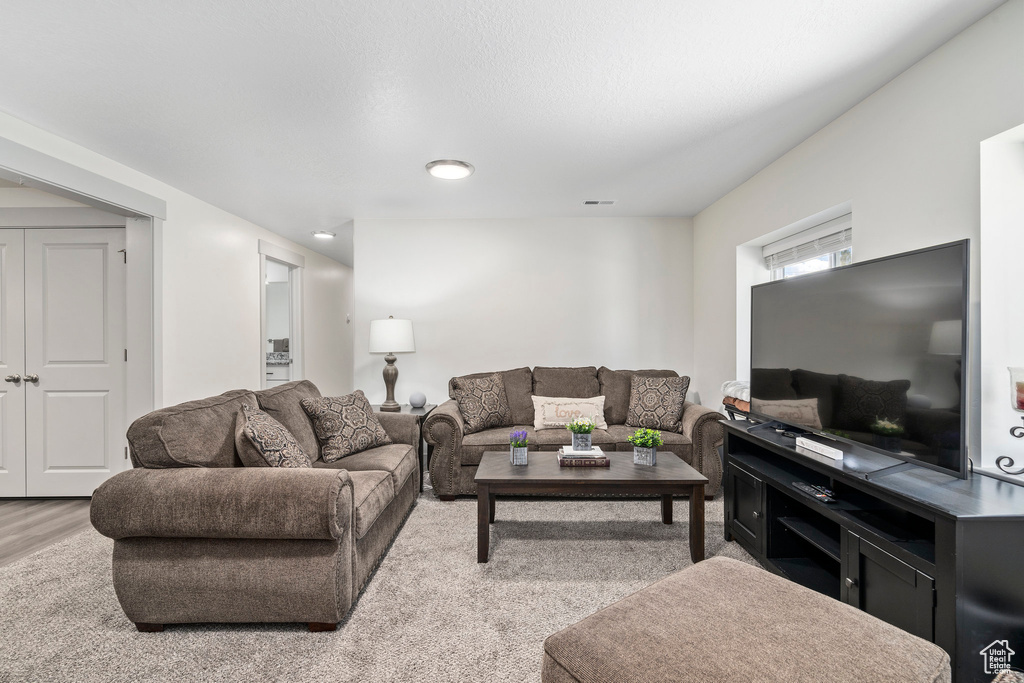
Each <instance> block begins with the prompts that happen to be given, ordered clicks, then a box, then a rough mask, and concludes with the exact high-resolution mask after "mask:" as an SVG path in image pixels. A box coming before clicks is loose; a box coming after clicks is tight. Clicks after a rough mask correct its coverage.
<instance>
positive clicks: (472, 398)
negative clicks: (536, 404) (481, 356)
mask: <svg viewBox="0 0 1024 683" xmlns="http://www.w3.org/2000/svg"><path fill="white" fill-rule="evenodd" d="M452 389H454V391H455V400H456V401H457V402H458V404H459V412H460V413H462V421H463V422H465V423H466V433H467V434H472V433H474V432H480V431H483V430H485V429H491V428H492V427H511V426H512V409H511V408H510V407H509V404H508V396H506V395H505V383H504V382H503V381H502V379H501V375H499V374H498V373H494V374H493V375H487V376H486V377H456V378H455V379H453V380H452Z"/></svg>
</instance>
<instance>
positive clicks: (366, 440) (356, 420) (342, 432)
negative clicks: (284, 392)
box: [300, 389, 391, 462]
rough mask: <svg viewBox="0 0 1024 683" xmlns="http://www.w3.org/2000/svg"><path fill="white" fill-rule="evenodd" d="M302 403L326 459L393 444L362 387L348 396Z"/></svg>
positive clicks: (307, 399) (329, 459)
mask: <svg viewBox="0 0 1024 683" xmlns="http://www.w3.org/2000/svg"><path fill="white" fill-rule="evenodd" d="M300 403H301V405H302V409H303V410H305V411H306V414H307V415H309V419H310V420H312V422H313V431H314V433H315V434H316V438H317V441H319V442H320V453H321V456H322V457H323V459H324V460H325V461H326V462H331V461H334V460H338V459H339V458H344V457H345V456H347V455H352V454H353V453H358V452H360V451H365V450H366V449H368V448H376V447H377V446H386V445H388V444H390V443H391V437H390V436H388V433H387V432H386V431H384V427H382V426H381V424H380V421H379V420H378V419H377V417H376V416H375V415H374V414H373V408H372V407H371V406H370V402H369V401H367V400H366V396H365V395H364V394H363V392H362V391H360V390H358V389H356V390H355V391H354V392H352V393H351V394H347V395H345V396H333V397H326V398H325V397H320V398H304V399H302V401H301V402H300Z"/></svg>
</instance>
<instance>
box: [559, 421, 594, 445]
mask: <svg viewBox="0 0 1024 683" xmlns="http://www.w3.org/2000/svg"><path fill="white" fill-rule="evenodd" d="M596 425H597V423H596V422H594V420H591V419H590V418H589V417H577V418H576V419H575V420H573V421H572V422H570V423H569V424H567V425H565V428H566V429H568V430H569V431H570V432H572V449H573V450H574V451H589V450H590V449H591V448H592V447H593V446H592V445H591V443H592V438H593V434H592V432H593V431H594V427H595V426H596Z"/></svg>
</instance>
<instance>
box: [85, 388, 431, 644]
mask: <svg viewBox="0 0 1024 683" xmlns="http://www.w3.org/2000/svg"><path fill="white" fill-rule="evenodd" d="M319 395H320V392H319V391H318V390H317V388H316V387H315V386H314V385H313V383H312V382H308V381H300V382H290V383H287V384H283V385H281V386H278V387H274V388H272V389H267V390H265V391H258V392H252V391H247V390H236V391H229V392H227V393H225V394H222V395H220V396H213V397H211V398H206V399H202V400H199V401H190V402H188V403H182V404H180V405H177V406H172V407H169V408H163V409H161V410H157V411H155V412H152V413H150V414H149V415H145V416H143V417H141V418H139V419H138V420H136V421H135V422H134V423H133V424H132V426H131V427H130V428H129V430H128V442H129V444H130V446H131V457H132V464H133V465H134V467H135V469H132V470H129V471H127V472H122V473H121V474H118V475H116V476H114V477H112V478H111V479H109V480H108V481H107V482H105V483H104V484H103V485H102V486H100V487H99V488H98V489H97V490H96V492H95V494H94V495H93V500H92V509H91V515H92V523H93V525H94V526H95V527H96V529H97V530H98V531H99V532H100V533H102V534H103V535H105V536H109V537H110V538H113V539H114V541H115V542H114V558H113V578H114V589H115V591H116V593H117V597H118V600H119V601H120V602H121V607H122V608H123V609H124V612H125V614H126V615H127V616H128V618H129V619H131V620H132V621H133V622H135V624H136V626H137V627H138V628H139V630H140V631H159V630H162V629H163V625H164V624H176V623H204V622H213V623H224V622H307V623H308V624H309V627H310V630H314V631H315V630H333V629H334V627H335V625H336V624H337V622H339V621H341V619H342V618H343V617H344V616H345V614H346V613H347V612H348V610H349V609H350V608H351V606H352V603H353V602H354V601H355V599H356V597H357V596H358V595H359V591H360V590H361V589H362V587H363V585H364V584H365V583H366V581H367V579H368V578H369V576H370V573H371V572H372V571H373V569H374V567H375V566H376V565H377V563H378V562H379V561H380V559H381V557H382V556H383V554H384V551H385V550H386V549H387V547H388V545H389V544H390V542H391V540H392V539H393V538H394V536H395V534H396V533H397V531H398V529H399V527H400V526H401V524H402V522H403V521H404V519H405V517H406V515H407V514H408V513H409V511H410V510H411V509H412V506H413V504H414V502H415V500H416V495H417V494H418V492H419V463H418V460H417V457H418V448H419V447H418V444H419V433H418V429H417V425H416V418H415V417H414V416H412V415H400V414H387V413H385V414H381V415H380V416H379V419H380V422H381V424H382V426H383V427H384V429H385V430H386V431H387V432H388V435H389V436H390V437H391V439H392V440H393V441H394V443H393V444H391V445H388V446H383V447H380V448H374V449H370V450H367V451H363V452H361V453H356V454H354V455H350V456H347V457H344V458H342V459H341V460H338V461H335V462H332V463H326V462H324V461H323V460H322V459H318V460H316V461H315V462H314V463H313V467H312V468H306V469H288V468H277V467H243V466H242V462H241V460H240V459H239V457H238V454H237V453H236V450H235V439H234V434H235V417H236V415H237V413H238V411H239V409H240V408H241V406H242V404H243V403H247V404H249V405H250V406H253V407H255V406H257V405H258V406H259V407H261V408H262V409H263V410H265V411H266V412H267V413H269V414H270V415H271V416H272V417H274V418H275V419H277V420H278V421H279V422H281V423H282V424H283V425H284V426H285V427H286V428H287V429H288V430H289V431H290V432H291V433H292V435H293V436H294V437H295V439H296V441H298V443H299V445H300V446H301V447H302V449H303V451H305V452H306V453H309V454H318V453H319V447H318V443H317V440H316V436H315V434H314V433H313V427H312V424H311V423H310V421H309V419H308V418H307V417H306V414H305V412H304V411H303V410H302V407H301V405H300V404H299V402H300V401H301V400H302V399H303V398H307V397H313V396H319Z"/></svg>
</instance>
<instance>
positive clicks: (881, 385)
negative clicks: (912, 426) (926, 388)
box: [835, 375, 910, 432]
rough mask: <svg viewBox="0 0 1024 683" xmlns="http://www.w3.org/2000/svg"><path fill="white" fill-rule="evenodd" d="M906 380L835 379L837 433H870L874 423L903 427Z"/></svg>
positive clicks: (905, 410)
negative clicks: (848, 431)
mask: <svg viewBox="0 0 1024 683" xmlns="http://www.w3.org/2000/svg"><path fill="white" fill-rule="evenodd" d="M909 389H910V380H908V379H895V380H891V381H888V382H877V381H873V380H868V379H862V378H860V377H851V376H850V375H839V402H838V404H837V405H836V411H835V426H836V427H837V428H839V429H847V430H855V431H861V432H869V431H871V425H872V424H874V422H875V420H876V419H879V418H881V419H885V420H891V421H892V422H896V423H899V424H901V425H903V424H904V423H905V422H906V419H905V418H906V414H907V391H909Z"/></svg>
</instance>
